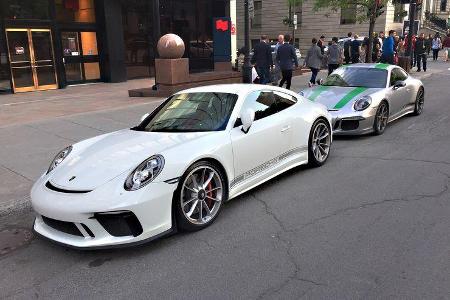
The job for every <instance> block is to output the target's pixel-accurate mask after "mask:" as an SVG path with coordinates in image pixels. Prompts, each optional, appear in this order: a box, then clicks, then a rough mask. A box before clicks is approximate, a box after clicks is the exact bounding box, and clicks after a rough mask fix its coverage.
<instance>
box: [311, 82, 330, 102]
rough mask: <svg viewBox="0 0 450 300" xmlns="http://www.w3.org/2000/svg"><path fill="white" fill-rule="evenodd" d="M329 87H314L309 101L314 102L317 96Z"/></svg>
mask: <svg viewBox="0 0 450 300" xmlns="http://www.w3.org/2000/svg"><path fill="white" fill-rule="evenodd" d="M329 88H330V87H328V86H324V85H319V86H318V87H316V88H315V89H314V91H313V92H312V93H311V96H309V97H308V99H309V100H311V101H314V100H316V98H317V97H319V95H320V94H321V93H322V92H325V91H327V90H328V89H329Z"/></svg>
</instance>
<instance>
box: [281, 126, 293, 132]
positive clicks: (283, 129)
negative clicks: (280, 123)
mask: <svg viewBox="0 0 450 300" xmlns="http://www.w3.org/2000/svg"><path fill="white" fill-rule="evenodd" d="M289 129H291V125H288V126H285V127H283V128H281V132H285V131H288V130H289Z"/></svg>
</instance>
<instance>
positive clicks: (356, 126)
mask: <svg viewBox="0 0 450 300" xmlns="http://www.w3.org/2000/svg"><path fill="white" fill-rule="evenodd" d="M329 112H330V114H331V116H332V118H333V121H332V125H333V134H334V135H363V134H367V133H371V132H373V124H374V121H375V114H376V108H371V107H369V108H367V109H366V110H364V111H361V112H354V111H353V112H342V111H333V110H331V111H329Z"/></svg>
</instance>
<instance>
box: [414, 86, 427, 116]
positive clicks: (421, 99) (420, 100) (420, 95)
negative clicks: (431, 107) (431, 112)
mask: <svg viewBox="0 0 450 300" xmlns="http://www.w3.org/2000/svg"><path fill="white" fill-rule="evenodd" d="M424 103H425V91H424V89H423V88H422V87H421V88H420V89H419V91H418V92H417V96H416V103H415V105H414V113H413V115H415V116H418V115H420V114H422V112H423V106H424Z"/></svg>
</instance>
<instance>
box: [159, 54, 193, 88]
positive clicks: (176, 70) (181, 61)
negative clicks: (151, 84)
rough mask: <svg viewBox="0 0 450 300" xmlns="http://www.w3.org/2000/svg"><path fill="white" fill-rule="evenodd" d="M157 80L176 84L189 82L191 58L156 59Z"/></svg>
mask: <svg viewBox="0 0 450 300" xmlns="http://www.w3.org/2000/svg"><path fill="white" fill-rule="evenodd" d="M155 72H156V76H155V77H156V82H157V83H158V84H163V85H176V84H180V83H186V82H189V81H190V79H189V59H188V58H176V59H163V58H157V59H155Z"/></svg>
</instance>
